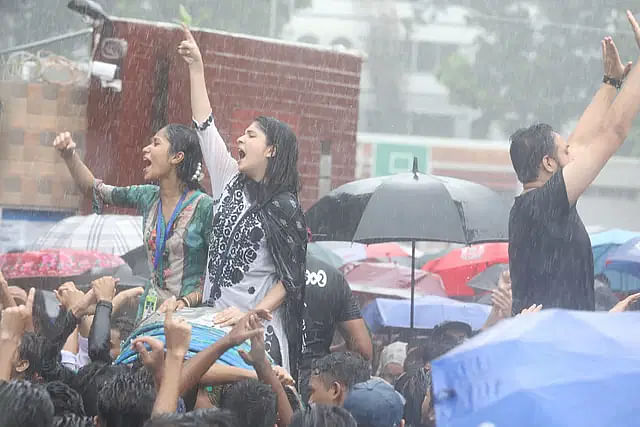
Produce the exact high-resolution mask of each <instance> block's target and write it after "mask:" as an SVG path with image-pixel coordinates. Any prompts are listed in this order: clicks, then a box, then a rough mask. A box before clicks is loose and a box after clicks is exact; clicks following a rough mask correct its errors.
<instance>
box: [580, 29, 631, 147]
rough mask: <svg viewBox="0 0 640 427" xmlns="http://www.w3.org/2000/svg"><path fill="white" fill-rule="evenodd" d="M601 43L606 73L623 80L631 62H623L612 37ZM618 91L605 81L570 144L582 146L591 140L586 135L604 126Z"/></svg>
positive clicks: (581, 118) (583, 115)
mask: <svg viewBox="0 0 640 427" xmlns="http://www.w3.org/2000/svg"><path fill="white" fill-rule="evenodd" d="M600 44H601V47H602V62H603V66H604V75H605V76H608V77H611V78H614V79H616V80H623V79H624V78H625V77H626V75H627V74H628V73H629V71H631V63H628V64H627V65H626V66H624V65H623V64H622V62H621V61H620V55H619V53H618V48H617V47H616V45H615V43H614V42H613V39H612V38H611V37H605V38H604V40H602V41H601V42H600ZM617 93H618V91H617V90H616V88H615V87H613V86H612V85H610V84H607V83H603V84H602V85H601V86H600V88H599V89H598V91H597V92H596V94H595V96H594V97H593V99H592V100H591V103H590V104H589V106H588V107H587V109H586V110H585V111H584V113H583V114H582V117H580V120H579V121H578V124H577V126H576V128H575V130H574V132H573V134H572V135H571V136H569V144H570V145H572V146H578V147H580V146H581V145H583V144H589V143H590V142H591V141H590V140H589V138H585V135H593V134H594V133H595V132H597V131H598V129H599V128H600V127H601V126H602V124H603V122H602V121H603V119H604V116H605V113H606V112H607V110H608V109H609V107H611V103H612V102H613V100H614V99H615V97H616V95H617Z"/></svg>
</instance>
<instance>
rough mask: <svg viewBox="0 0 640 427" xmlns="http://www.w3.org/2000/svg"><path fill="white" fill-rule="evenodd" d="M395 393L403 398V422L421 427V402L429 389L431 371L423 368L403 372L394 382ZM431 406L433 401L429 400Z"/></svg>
mask: <svg viewBox="0 0 640 427" xmlns="http://www.w3.org/2000/svg"><path fill="white" fill-rule="evenodd" d="M395 388H396V391H397V392H398V393H400V394H401V395H402V396H403V397H404V398H405V401H406V402H405V404H404V417H403V418H404V420H405V422H406V423H407V425H411V426H414V427H421V426H423V424H422V402H423V401H424V398H425V396H426V395H427V390H429V389H430V388H431V371H430V370H427V369H425V368H420V369H414V370H412V371H409V372H405V373H404V374H402V375H401V376H400V378H398V381H397V382H396V387H395ZM431 404H433V399H431Z"/></svg>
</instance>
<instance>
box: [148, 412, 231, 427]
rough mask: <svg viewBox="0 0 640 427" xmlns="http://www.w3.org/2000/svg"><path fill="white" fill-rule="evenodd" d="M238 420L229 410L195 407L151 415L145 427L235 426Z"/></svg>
mask: <svg viewBox="0 0 640 427" xmlns="http://www.w3.org/2000/svg"><path fill="white" fill-rule="evenodd" d="M237 426H238V421H237V419H236V417H235V416H234V415H233V414H232V413H231V412H230V411H225V410H221V409H217V408H209V409H196V410H195V411H191V412H187V413H186V414H176V413H172V414H162V415H158V416H157V417H153V418H152V419H150V420H149V421H148V422H147V423H146V424H145V427H237Z"/></svg>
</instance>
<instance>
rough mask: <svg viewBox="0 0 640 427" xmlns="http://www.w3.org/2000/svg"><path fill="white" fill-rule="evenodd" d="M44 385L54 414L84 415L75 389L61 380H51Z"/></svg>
mask: <svg viewBox="0 0 640 427" xmlns="http://www.w3.org/2000/svg"><path fill="white" fill-rule="evenodd" d="M45 387H46V389H47V392H48V393H49V397H51V401H52V402H53V407H54V410H55V415H64V414H75V415H79V416H82V417H83V416H84V415H85V412H84V404H83V402H82V397H80V394H79V393H78V392H77V391H75V390H74V389H72V388H71V387H69V386H68V385H66V384H65V383H63V382H61V381H51V382H49V383H47V384H46V385H45Z"/></svg>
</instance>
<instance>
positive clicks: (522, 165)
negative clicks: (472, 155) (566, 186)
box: [509, 123, 571, 184]
mask: <svg viewBox="0 0 640 427" xmlns="http://www.w3.org/2000/svg"><path fill="white" fill-rule="evenodd" d="M509 141H510V142H511V148H510V149H509V153H510V155H511V163H512V164H513V169H514V170H515V172H516V175H517V176H518V180H519V181H520V182H521V183H522V184H529V183H532V182H535V181H540V182H541V183H544V182H546V181H547V180H549V178H551V176H552V175H553V174H554V173H556V172H557V171H558V170H560V169H562V168H563V167H565V166H566V165H567V164H568V163H569V161H570V160H571V158H570V155H569V144H568V143H567V141H566V140H565V139H564V138H563V137H561V136H560V135H558V134H557V133H556V132H554V131H553V128H552V127H551V126H549V125H547V124H544V123H538V124H535V125H532V126H530V127H528V128H523V129H518V130H517V131H515V132H514V133H513V135H511V137H510V138H509Z"/></svg>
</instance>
